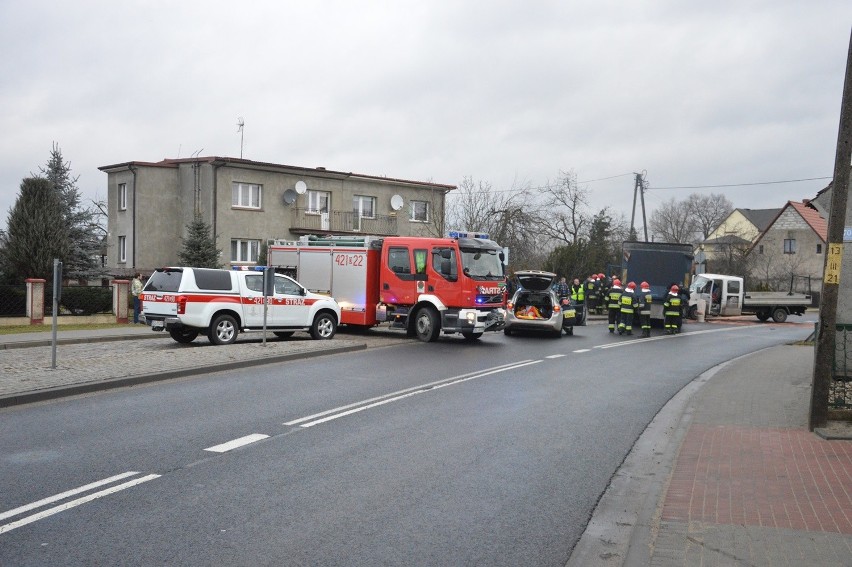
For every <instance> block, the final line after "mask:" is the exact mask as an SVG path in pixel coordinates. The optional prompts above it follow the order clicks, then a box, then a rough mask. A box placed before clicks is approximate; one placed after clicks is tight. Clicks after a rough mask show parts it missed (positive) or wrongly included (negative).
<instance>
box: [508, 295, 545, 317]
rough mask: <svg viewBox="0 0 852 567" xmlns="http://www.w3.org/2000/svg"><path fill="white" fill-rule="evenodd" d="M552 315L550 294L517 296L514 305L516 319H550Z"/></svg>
mask: <svg viewBox="0 0 852 567" xmlns="http://www.w3.org/2000/svg"><path fill="white" fill-rule="evenodd" d="M552 315H553V303H552V301H551V296H550V293H548V292H543V293H537V292H524V293H520V294H518V298H517V302H516V303H515V317H517V318H518V319H531V320H541V319H550V317H551V316H552Z"/></svg>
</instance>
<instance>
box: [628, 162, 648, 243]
mask: <svg viewBox="0 0 852 567" xmlns="http://www.w3.org/2000/svg"><path fill="white" fill-rule="evenodd" d="M646 173H648V172H647V171H643V172H642V173H634V174H633V175H635V176H636V178H635V179H636V180H635V183H634V184H633V213H632V214H631V215H630V234H633V230H634V221H635V219H636V194H637V193H638V194H639V196H640V198H641V199H642V227H643V228H644V229H645V242H648V222H647V221H646V220H645V184H646V183H647V182H646V181H645V174H646Z"/></svg>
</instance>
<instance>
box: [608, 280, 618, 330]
mask: <svg viewBox="0 0 852 567" xmlns="http://www.w3.org/2000/svg"><path fill="white" fill-rule="evenodd" d="M607 300H608V303H607V309H608V310H609V319H608V323H609V332H610V333H615V327H616V325H618V319H619V314H620V313H621V281H620V280H618V279H614V280H612V287H610V288H609V293H608V294H607Z"/></svg>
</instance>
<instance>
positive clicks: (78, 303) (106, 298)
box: [59, 286, 112, 315]
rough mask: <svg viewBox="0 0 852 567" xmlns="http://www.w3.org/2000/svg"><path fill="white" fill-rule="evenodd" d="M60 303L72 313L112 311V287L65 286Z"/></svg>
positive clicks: (87, 313) (88, 313)
mask: <svg viewBox="0 0 852 567" xmlns="http://www.w3.org/2000/svg"><path fill="white" fill-rule="evenodd" d="M59 303H60V306H61V307H64V308H65V309H67V310H68V311H69V312H70V313H71V314H72V315H94V314H95V313H112V288H109V287H88V286H80V287H63V288H62V296H61V299H60V302H59Z"/></svg>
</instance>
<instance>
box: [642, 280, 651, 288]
mask: <svg viewBox="0 0 852 567" xmlns="http://www.w3.org/2000/svg"><path fill="white" fill-rule="evenodd" d="M639 287H641V288H642V289H646V288H649V287H651V286H649V285H648V282H642V283H640V284H639Z"/></svg>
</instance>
